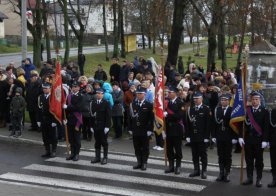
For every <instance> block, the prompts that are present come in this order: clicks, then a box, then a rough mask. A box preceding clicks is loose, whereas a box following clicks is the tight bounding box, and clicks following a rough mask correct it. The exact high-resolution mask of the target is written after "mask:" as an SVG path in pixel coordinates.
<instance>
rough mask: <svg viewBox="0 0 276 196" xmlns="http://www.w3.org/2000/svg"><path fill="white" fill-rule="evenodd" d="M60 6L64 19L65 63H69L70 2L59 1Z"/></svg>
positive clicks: (65, 0)
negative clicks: (68, 6)
mask: <svg viewBox="0 0 276 196" xmlns="http://www.w3.org/2000/svg"><path fill="white" fill-rule="evenodd" d="M58 3H59V6H60V7H61V9H62V12H63V17H64V25H63V26H64V35H65V51H64V58H63V62H65V63H67V62H69V52H70V40H69V27H68V25H69V23H68V8H67V5H68V2H67V0H58Z"/></svg>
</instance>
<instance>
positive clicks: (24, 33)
mask: <svg viewBox="0 0 276 196" xmlns="http://www.w3.org/2000/svg"><path fill="white" fill-rule="evenodd" d="M26 12H27V3H26V0H21V47H22V60H23V59H26V58H27V45H28V41H27V18H26Z"/></svg>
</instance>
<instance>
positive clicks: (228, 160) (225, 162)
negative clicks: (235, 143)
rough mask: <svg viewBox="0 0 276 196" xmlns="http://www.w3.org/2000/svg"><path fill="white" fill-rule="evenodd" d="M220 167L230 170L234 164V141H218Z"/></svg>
mask: <svg viewBox="0 0 276 196" xmlns="http://www.w3.org/2000/svg"><path fill="white" fill-rule="evenodd" d="M217 152H218V163H219V167H220V168H223V169H225V171H226V172H228V173H229V172H230V169H231V165H232V141H217Z"/></svg>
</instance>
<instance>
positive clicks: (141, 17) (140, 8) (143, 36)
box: [139, 0, 146, 49]
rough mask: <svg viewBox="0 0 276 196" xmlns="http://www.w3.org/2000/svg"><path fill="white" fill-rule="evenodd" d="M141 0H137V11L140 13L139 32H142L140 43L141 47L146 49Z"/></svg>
mask: <svg viewBox="0 0 276 196" xmlns="http://www.w3.org/2000/svg"><path fill="white" fill-rule="evenodd" d="M143 3H144V2H143V0H140V1H139V13H140V24H141V34H142V45H143V49H146V44H145V22H144V17H143V6H142V4H143Z"/></svg>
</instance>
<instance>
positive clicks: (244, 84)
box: [240, 44, 249, 184]
mask: <svg viewBox="0 0 276 196" xmlns="http://www.w3.org/2000/svg"><path fill="white" fill-rule="evenodd" d="M244 53H245V63H244V66H243V68H242V80H243V89H244V91H243V101H244V113H245V114H246V104H247V100H246V92H247V90H246V87H247V85H246V79H247V64H248V55H249V46H248V44H246V46H245V48H244ZM245 118H246V117H245ZM244 135H245V122H244V121H243V123H242V138H243V139H244ZM243 165H244V145H242V150H241V169H240V184H242V182H243Z"/></svg>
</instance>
